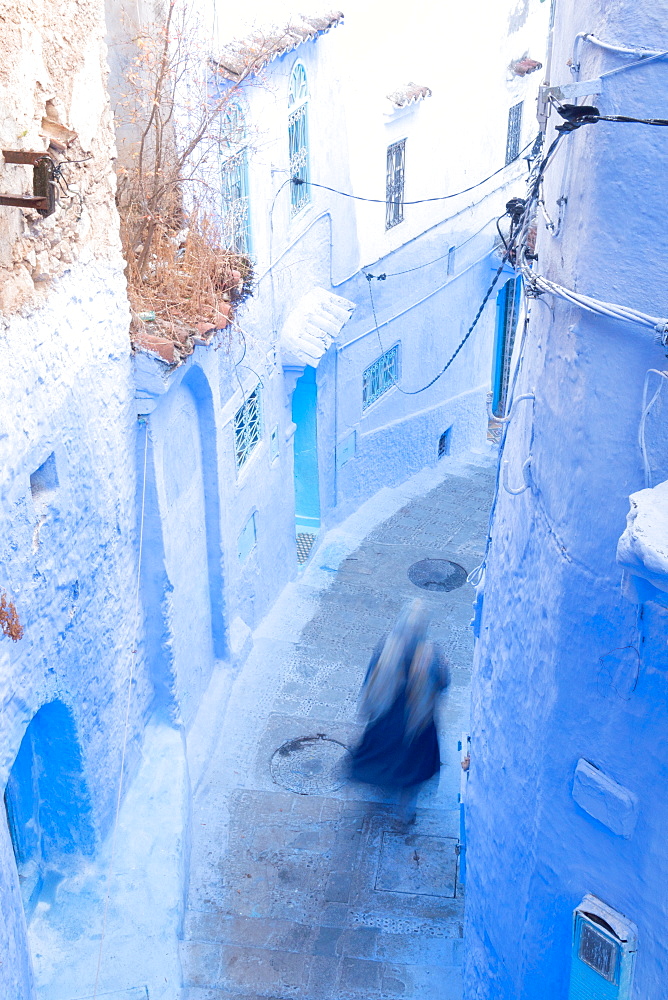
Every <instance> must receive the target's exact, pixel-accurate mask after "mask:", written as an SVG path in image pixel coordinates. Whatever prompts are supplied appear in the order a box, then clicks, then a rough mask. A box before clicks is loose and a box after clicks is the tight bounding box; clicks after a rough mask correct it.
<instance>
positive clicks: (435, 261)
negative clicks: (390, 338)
mask: <svg viewBox="0 0 668 1000" xmlns="http://www.w3.org/2000/svg"><path fill="white" fill-rule="evenodd" d="M502 218H503V216H502ZM495 220H496V216H494V218H492V219H488V220H487V222H486V223H485V224H484V226H481V227H480V229H478V230H477V231H476V232H475V233H473V235H471V236H469V237H467V238H466V239H465V240H464V241H463V242H462V243H458V244H457V246H456V247H449V248H448V250H447V251H446V253H442V254H441V255H440V257H435V258H434V259H433V260H428V261H425V263H424V264H417V265H416V266H415V267H409V268H407V269H406V270H405V271H390V273H389V274H388V273H386V272H383V274H370V273H369V272H368V271H367V270H366V268H364V267H363V268H362V274H363V275H364V277H365V278H366V279H367V280H368V279H369V278H375V279H376V280H377V281H385V279H386V278H397V277H399V275H402V274H412V273H413V271H420V270H421V269H422V268H423V267H429V266H430V265H431V264H438V262H439V260H444V259H445V258H446V257H449V256H450V254H451V253H456V252H457V250H461V248H462V247H465V246H466V244H467V243H470V242H471V240H473V239H475V238H476V236H480V234H481V233H482V232H483V231H484V230H485V229H487V227H488V226H489V225H491V224H492V222H494V221H495ZM501 239H503V237H501ZM504 244H505V240H504Z"/></svg>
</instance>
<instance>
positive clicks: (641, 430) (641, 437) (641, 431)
mask: <svg viewBox="0 0 668 1000" xmlns="http://www.w3.org/2000/svg"><path fill="white" fill-rule="evenodd" d="M650 375H659V376H660V381H659V385H658V387H657V390H656V392H655V393H654V395H653V396H652V398H651V399H650V401H649V403H648V402H647V390H648V388H649V377H650ZM666 379H668V372H662V371H659V369H658V368H650V369H649V371H648V372H647V374H646V375H645V385H644V386H643V391H642V416H641V417H640V426H639V427H638V444H639V445H640V453H641V455H642V463H643V469H644V472H645V488H646V489H650V488H651V486H652V469H651V467H650V464H649V457H648V455H647V446H646V444H645V422H646V420H647V417H648V415H649V411H650V410H651V409H652V407H653V406H654V404H655V403H656V401H657V399H658V398H659V395H660V394H661V390H662V389H663V384H664V381H665V380H666Z"/></svg>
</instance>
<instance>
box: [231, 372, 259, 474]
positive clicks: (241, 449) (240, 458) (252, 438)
mask: <svg viewBox="0 0 668 1000" xmlns="http://www.w3.org/2000/svg"><path fill="white" fill-rule="evenodd" d="M261 390H262V386H261V385H258V386H256V388H255V389H254V390H253V391H252V392H251V394H250V396H249V397H248V399H247V400H246V402H245V403H244V404H243V405H242V406H240V407H239V409H238V410H237V412H236V413H235V415H234V452H235V456H236V462H237V469H241V467H242V466H243V465H245V464H246V462H247V461H248V459H249V458H250V456H251V453H252V451H253V449H254V448H255V446H256V445H257V444H259V443H260V441H261V440H262V393H261Z"/></svg>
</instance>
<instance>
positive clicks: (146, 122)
mask: <svg viewBox="0 0 668 1000" xmlns="http://www.w3.org/2000/svg"><path fill="white" fill-rule="evenodd" d="M197 23H198V22H197V17H196V8H195V6H194V5H193V2H192V0H167V2H166V4H165V7H164V9H163V12H162V17H161V18H160V19H159V20H158V21H156V22H152V23H149V24H144V25H143V26H142V27H141V29H140V30H139V31H138V32H137V33H134V34H133V37H132V39H131V45H132V52H133V55H132V57H131V58H130V59H129V62H128V69H127V72H126V74H125V85H126V88H127V89H126V93H125V95H124V97H123V99H122V100H121V101H120V102H119V104H118V106H117V108H116V111H115V114H116V122H117V126H118V128H119V130H120V131H119V149H120V159H121V162H120V163H119V166H118V171H117V172H118V190H117V205H118V209H119V214H120V218H121V239H122V243H123V252H124V256H125V260H126V262H127V268H126V275H127V280H128V295H129V299H130V305H131V308H132V313H133V321H132V328H131V337H132V339H133V340H134V341H135V342H137V341H138V342H140V343H143V344H144V345H146V344H147V339H146V338H147V337H148V339H149V340H150V338H153V337H158V338H165V339H167V340H170V341H172V342H173V343H174V344H175V345H176V347H177V350H178V353H179V354H180V355H181V356H183V355H185V354H189V353H191V351H192V350H193V343H194V342H196V339H197V337H198V336H202V335H203V334H205V333H206V331H207V330H211V329H214V328H215V329H221V328H223V327H225V326H226V325H227V323H228V322H229V320H230V319H231V312H232V308H233V304H234V302H237V301H239V300H241V299H242V298H243V297H245V296H246V295H248V294H250V284H251V281H252V268H251V263H250V260H249V259H248V258H247V257H245V256H243V255H241V254H238V253H235V252H234V251H233V250H231V249H229V240H228V241H226V240H225V239H224V238H223V234H222V233H221V232H220V231H219V229H218V227H217V226H216V225H215V223H214V222H213V221H212V218H211V213H210V212H208V213H207V211H206V210H203V209H202V206H204V205H207V204H208V205H213V204H215V203H216V198H215V192H212V191H210V190H208V189H207V177H211V171H210V170H209V169H208V168H207V166H206V164H207V163H210V162H215V160H216V157H217V155H218V154H219V153H220V151H221V150H224V149H227V148H228V144H229V140H230V138H234V137H230V136H229V135H226V134H225V127H224V121H225V110H226V108H227V106H228V103H229V101H230V100H231V99H232V97H233V95H234V93H235V90H236V88H235V87H233V86H231V87H225V88H223V89H222V90H216V88H215V87H214V86H213V84H212V70H211V66H210V60H209V58H208V50H207V46H208V44H209V42H208V41H206V42H204V43H203V39H202V35H201V31H200V30H199V29H198V26H197ZM203 44H204V45H205V48H204V49H203V48H202V45H203ZM214 175H215V171H214Z"/></svg>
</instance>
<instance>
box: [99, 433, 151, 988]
mask: <svg viewBox="0 0 668 1000" xmlns="http://www.w3.org/2000/svg"><path fill="white" fill-rule="evenodd" d="M145 427H146V432H145V434H146V436H145V438H144V471H143V480H142V492H141V518H140V521H139V556H138V559H137V585H136V588H135V630H134V642H133V649H132V651H131V657H130V674H129V677H128V695H127V699H126V704H125V726H124V730H123V747H122V750H121V769H120V774H119V778H118V792H117V795H116V812H115V815H114V826H113V830H112V834H111V858H110V860H109V869H108V874H107V895H106V897H105V901H104V917H103V919H102V933H101V934H100V947H99V949H98V954H97V969H96V972H95V988H94V990H93V1000H97V995H98V993H97V991H98V986H99V982H100V969H101V967H102V948H103V945H104V938H105V934H106V931H107V918H108V915H109V901H110V899H111V879H112V875H113V869H114V861H115V858H116V834H117V832H118V820H119V816H120V812H121V799H122V796H123V771H124V770H125V756H126V751H127V746H128V730H129V728H130V707H131V704H132V688H133V685H134V673H135V665H136V662H137V639H138V634H139V585H140V581H141V559H142V551H143V548H144V509H145V505H146V465H147V457H148V422H145Z"/></svg>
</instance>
